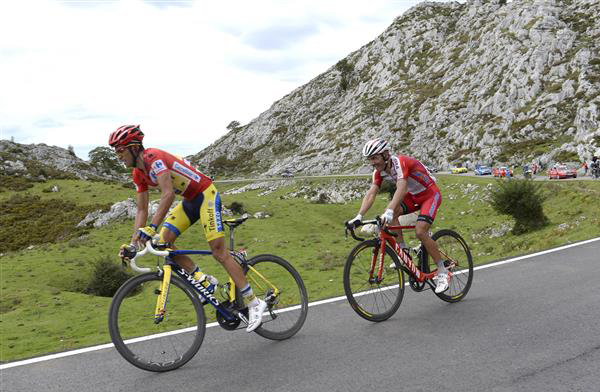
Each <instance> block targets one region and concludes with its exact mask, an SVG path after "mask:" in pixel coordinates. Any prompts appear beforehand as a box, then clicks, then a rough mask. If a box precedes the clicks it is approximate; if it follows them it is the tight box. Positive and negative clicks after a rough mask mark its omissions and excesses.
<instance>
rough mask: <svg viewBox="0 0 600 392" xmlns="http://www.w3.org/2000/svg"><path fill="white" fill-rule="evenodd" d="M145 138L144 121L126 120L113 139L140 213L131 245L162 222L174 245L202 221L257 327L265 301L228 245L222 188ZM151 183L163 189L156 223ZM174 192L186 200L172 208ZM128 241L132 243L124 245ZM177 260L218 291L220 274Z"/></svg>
mask: <svg viewBox="0 0 600 392" xmlns="http://www.w3.org/2000/svg"><path fill="white" fill-rule="evenodd" d="M143 138H144V134H143V133H142V131H141V130H140V127H139V125H124V126H122V127H119V128H118V129H117V130H116V131H114V132H113V133H111V135H110V138H109V142H108V144H109V145H110V146H111V147H113V148H114V149H115V152H116V153H117V155H118V157H119V160H121V161H122V162H123V163H124V164H125V165H126V166H127V167H131V168H133V171H132V174H133V182H134V183H135V186H136V189H137V212H136V217H135V224H134V232H133V235H132V237H131V244H134V245H138V246H139V245H142V244H144V243H145V242H146V241H148V240H149V239H152V237H154V236H155V235H156V234H157V233H156V230H157V228H158V226H160V224H161V223H162V227H161V230H160V241H161V242H162V243H169V244H170V247H171V248H173V249H175V246H174V245H173V244H174V242H175V240H176V239H177V237H178V236H179V235H180V234H181V233H183V232H184V231H185V230H186V229H187V228H188V227H190V226H191V225H192V224H194V223H195V222H197V221H198V220H200V221H201V222H202V225H203V228H204V234H205V236H206V240H207V241H208V245H209V246H210V249H211V251H212V255H213V257H214V258H215V259H216V260H217V261H218V262H219V263H221V265H222V266H223V267H224V268H225V270H226V271H227V273H228V274H229V276H231V278H232V279H233V281H234V282H235V284H236V286H237V287H240V288H241V291H242V295H243V296H244V299H245V300H246V302H247V303H248V308H249V312H248V327H247V328H246V330H247V331H248V332H252V331H254V330H255V329H256V328H257V327H258V326H260V324H261V323H262V314H263V312H264V310H265V308H266V303H265V302H264V301H263V300H261V299H260V298H256V296H255V295H254V293H253V292H252V288H251V287H250V285H249V284H248V281H247V280H246V277H245V276H244V273H243V271H242V268H241V266H240V265H239V264H238V263H237V262H236V261H235V260H234V259H233V257H232V256H231V254H230V253H229V250H228V249H227V247H226V246H225V239H224V230H223V223H222V217H221V197H220V195H219V192H218V191H217V189H216V188H215V186H214V185H213V182H212V180H211V179H210V178H209V177H207V176H205V175H204V174H202V173H201V172H199V171H198V170H196V169H195V168H194V167H192V166H191V164H190V163H189V162H188V161H186V160H184V159H182V158H179V157H177V156H174V155H171V154H169V153H168V152H165V151H162V150H159V149H156V148H147V149H145V148H144V147H143V145H142V140H143ZM150 187H153V188H160V191H161V196H160V203H159V205H158V209H157V210H156V212H155V214H154V216H153V217H152V219H151V223H150V224H149V225H146V223H147V219H148V202H149V195H148V188H150ZM175 194H180V195H181V196H182V197H183V201H181V202H180V203H179V204H178V205H177V206H175V207H174V208H173V209H172V210H171V211H170V212H169V208H170V206H171V204H172V203H173V200H174V199H175ZM167 214H168V215H167ZM165 218H166V219H165ZM127 246H129V245H123V246H122V247H121V248H124V247H127ZM174 261H175V262H176V263H177V264H179V265H180V266H181V267H183V268H184V269H185V270H186V271H188V272H189V273H190V274H192V276H193V277H194V279H195V280H197V281H200V282H202V283H203V284H204V285H205V287H207V288H209V290H212V291H214V288H215V287H214V286H215V284H216V283H217V282H216V279H214V278H213V277H210V276H208V275H205V274H203V273H202V272H201V271H200V269H199V268H198V267H197V266H196V265H195V264H194V262H193V261H192V259H191V258H190V257H189V256H187V255H177V256H175V257H174Z"/></svg>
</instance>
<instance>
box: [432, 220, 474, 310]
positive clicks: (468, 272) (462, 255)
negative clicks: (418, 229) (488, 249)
mask: <svg viewBox="0 0 600 392" xmlns="http://www.w3.org/2000/svg"><path fill="white" fill-rule="evenodd" d="M431 238H432V239H433V240H434V241H435V242H436V243H437V245H438V248H439V249H440V252H441V253H442V258H443V259H444V260H447V261H446V262H445V263H446V268H448V270H449V271H450V272H451V273H452V277H451V278H450V282H449V283H448V290H446V291H444V292H443V293H436V294H435V295H437V296H438V297H439V298H440V299H442V300H444V301H446V302H458V301H460V300H461V299H463V298H464V297H465V296H466V295H467V293H468V292H469V289H470V288H471V282H472V281H473V258H472V257H471V251H470V250H469V247H468V245H467V243H466V242H465V240H464V239H463V238H462V237H461V236H460V235H459V234H458V233H457V232H455V231H453V230H448V229H444V230H440V231H438V232H436V233H435V234H434V235H433V236H432V237H431ZM435 269H437V266H436V265H435V263H434V262H433V259H432V258H431V257H430V258H429V270H430V271H433V270H435Z"/></svg>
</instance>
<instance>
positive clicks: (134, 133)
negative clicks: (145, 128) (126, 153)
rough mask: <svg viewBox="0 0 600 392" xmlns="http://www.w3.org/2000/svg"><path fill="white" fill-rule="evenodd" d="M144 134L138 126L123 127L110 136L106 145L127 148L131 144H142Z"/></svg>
mask: <svg viewBox="0 0 600 392" xmlns="http://www.w3.org/2000/svg"><path fill="white" fill-rule="evenodd" d="M142 140H144V133H143V132H142V130H141V129H140V126H139V125H123V126H121V127H119V128H117V130H116V131H114V132H113V133H111V134H110V137H109V138H108V144H109V145H110V146H111V147H119V146H129V145H131V144H142Z"/></svg>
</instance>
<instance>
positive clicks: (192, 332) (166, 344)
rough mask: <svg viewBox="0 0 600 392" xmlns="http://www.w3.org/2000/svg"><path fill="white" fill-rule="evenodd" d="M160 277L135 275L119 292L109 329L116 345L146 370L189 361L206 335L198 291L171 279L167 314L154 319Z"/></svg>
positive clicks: (169, 368) (114, 301)
mask: <svg viewBox="0 0 600 392" xmlns="http://www.w3.org/2000/svg"><path fill="white" fill-rule="evenodd" d="M160 284H161V279H160V278H159V277H158V276H157V275H156V274H145V275H140V276H138V277H135V278H133V279H132V280H131V281H129V282H127V283H126V284H125V285H123V287H122V288H121V289H120V290H119V292H117V294H116V295H115V298H114V299H113V303H112V305H111V310H110V316H109V329H110V333H111V337H112V339H113V342H114V343H115V347H116V348H117V350H118V351H119V353H121V355H123V357H124V358H125V359H127V360H128V361H129V362H131V363H132V364H134V365H135V366H138V367H140V368H142V369H145V370H151V371H166V370H172V369H175V368H177V367H179V366H181V365H183V364H185V363H186V362H187V361H189V360H190V359H191V358H192V357H193V356H194V354H195V353H196V352H197V351H198V349H199V348H200V344H201V343H202V339H203V338H204V330H205V325H204V322H205V321H204V312H203V310H202V306H201V305H200V302H199V301H198V298H197V297H196V295H195V293H192V292H190V291H189V289H188V288H186V287H185V284H184V283H183V282H182V281H180V280H178V279H177V280H172V281H171V288H170V291H169V296H168V301H167V306H166V314H165V317H164V319H163V321H161V322H160V323H158V324H156V323H155V317H154V308H155V306H156V300H157V297H158V294H157V293H158V292H159V290H160Z"/></svg>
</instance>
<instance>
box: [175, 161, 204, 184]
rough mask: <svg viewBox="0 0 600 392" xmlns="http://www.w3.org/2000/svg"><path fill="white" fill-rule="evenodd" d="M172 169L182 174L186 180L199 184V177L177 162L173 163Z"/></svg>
mask: <svg viewBox="0 0 600 392" xmlns="http://www.w3.org/2000/svg"><path fill="white" fill-rule="evenodd" d="M173 169H174V170H177V171H178V172H179V173H181V174H183V175H184V176H186V177H187V178H190V179H192V180H194V181H196V182H200V175H199V174H198V173H196V172H194V171H193V170H192V169H190V168H189V167H186V166H184V165H182V164H181V163H179V162H174V163H173Z"/></svg>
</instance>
